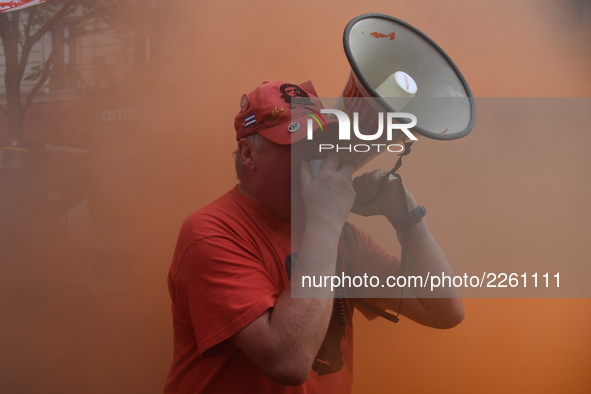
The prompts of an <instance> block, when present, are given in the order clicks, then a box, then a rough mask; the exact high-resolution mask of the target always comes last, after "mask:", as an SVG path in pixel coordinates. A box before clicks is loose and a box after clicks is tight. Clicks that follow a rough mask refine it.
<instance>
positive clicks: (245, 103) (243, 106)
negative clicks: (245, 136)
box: [240, 93, 248, 112]
mask: <svg viewBox="0 0 591 394" xmlns="http://www.w3.org/2000/svg"><path fill="white" fill-rule="evenodd" d="M247 109H248V95H247V94H246V93H245V94H243V95H242V98H241V99H240V111H242V112H244V111H246V110H247Z"/></svg>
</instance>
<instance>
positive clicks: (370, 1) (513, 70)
mask: <svg viewBox="0 0 591 394" xmlns="http://www.w3.org/2000/svg"><path fill="white" fill-rule="evenodd" d="M63 6H68V7H69V8H66V9H62V7H63ZM367 12H379V13H384V14H387V15H391V16H394V17H397V18H399V19H402V20H404V21H406V22H408V23H410V24H411V25H413V26H415V27H416V28H418V29H420V30H421V31H423V32H424V33H425V34H427V35H428V36H429V37H430V38H432V39H433V40H434V41H435V42H437V43H438V44H439V45H440V46H441V47H442V48H443V49H444V50H445V51H446V52H447V53H448V55H449V56H450V57H451V58H452V59H453V60H454V62H455V63H456V65H457V66H458V67H459V68H460V70H461V71H462V73H463V75H464V76H465V78H466V80H467V81H468V83H469V84H470V87H471V88H472V91H473V94H474V96H476V97H478V98H479V99H478V100H481V99H480V98H482V100H483V101H482V102H484V103H491V102H493V103H500V104H499V105H498V106H494V105H493V106H490V105H483V106H482V107H483V108H482V110H481V108H479V112H478V116H477V122H476V127H475V128H474V130H473V131H472V133H471V134H470V135H468V136H467V137H465V138H462V139H460V140H457V141H449V142H443V141H431V140H421V141H419V142H418V143H417V144H416V145H415V146H414V147H413V153H412V155H410V156H408V157H407V158H406V159H405V164H404V167H403V168H402V170H401V174H403V176H404V179H405V182H406V184H407V185H408V186H409V188H410V189H411V190H413V193H414V195H415V196H416V197H417V199H418V200H419V201H420V202H421V204H423V205H426V206H427V207H428V208H429V213H428V217H427V219H428V222H429V225H430V227H431V229H432V231H433V233H434V234H435V236H436V237H437V239H438V240H439V242H440V244H441V245H442V247H443V249H444V250H445V252H446V254H447V255H448V257H449V258H450V260H451V261H452V264H453V265H454V266H455V267H461V269H467V268H466V267H470V266H471V265H472V264H479V265H481V266H483V267H486V269H487V270H488V271H490V272H494V271H495V269H496V268H498V267H502V268H503V270H508V269H512V268H513V269H515V270H518V272H519V273H521V272H522V271H523V268H522V265H521V264H524V263H527V264H529V265H528V266H529V267H536V264H537V263H538V262H539V264H540V266H543V267H551V269H552V270H553V271H559V270H560V267H561V266H562V265H563V264H565V262H567V263H568V264H569V265H570V266H571V267H580V268H581V269H580V271H579V273H578V276H579V278H581V277H584V278H588V276H589V275H591V273H590V272H589V268H587V266H588V265H589V262H590V261H591V248H590V246H589V243H588V241H587V238H588V236H589V235H590V224H589V223H590V220H591V209H590V207H589V198H588V196H589V192H590V191H591V182H590V179H591V177H590V175H591V174H590V169H591V162H590V161H591V147H590V146H591V145H590V144H591V135H590V133H589V131H590V130H591V127H589V121H588V120H587V119H585V117H584V116H582V115H584V114H587V113H588V112H589V110H590V109H591V106H590V105H589V99H588V98H589V96H590V93H591V72H590V70H591V45H590V43H591V1H588V0H563V1H559V0H513V1H509V0H500V1H495V2H489V1H469V0H449V1H446V2H441V1H436V0H416V1H413V2H408V1H397V0H389V1H385V0H365V1H363V2H360V1H350V0H339V1H336V0H327V1H324V2H318V1H310V0H301V1H298V2H290V3H280V2H272V1H267V0H251V1H236V0H233V1H228V0H218V1H215V2H213V1H211V2H202V1H188V0H177V1H174V2H164V1H160V2H158V1H132V0H128V1H115V0H103V1H99V0H97V1H80V2H65V1H60V0H49V1H48V2H47V3H45V4H42V5H39V6H34V7H30V8H27V9H25V10H21V11H14V12H10V13H3V14H0V38H1V39H2V44H3V45H2V48H0V73H2V76H3V78H2V80H0V104H1V108H0V146H1V147H2V149H0V155H1V156H0V163H1V166H0V392H1V393H146V394H148V393H159V392H162V389H163V386H164V382H165V379H166V375H167V372H168V368H169V365H170V362H171V360H172V324H171V323H172V320H171V313H170V299H169V296H168V290H167V286H166V277H167V271H168V266H169V264H170V261H171V257H172V252H173V249H174V246H175V242H176V236H177V234H178V229H179V227H180V224H181V223H182V221H183V219H184V218H185V217H186V216H187V215H188V214H190V213H191V212H193V211H194V210H196V209H198V208H200V207H202V206H203V205H205V204H206V203H208V202H210V201H212V200H213V199H215V198H216V197H218V196H219V195H220V194H222V193H224V192H226V191H227V190H228V189H229V188H231V187H232V186H233V185H235V184H236V178H235V174H234V167H233V160H232V152H233V150H234V149H235V138H234V136H235V134H234V129H233V120H234V116H235V114H236V113H237V112H238V110H239V108H240V107H239V100H240V97H241V96H242V94H243V93H247V92H250V91H251V90H252V89H253V88H254V87H256V86H257V85H258V84H260V83H261V82H263V81H266V80H286V81H290V82H295V83H300V82H304V81H306V80H312V81H313V82H314V85H315V87H316V90H317V91H318V93H319V94H320V95H321V96H323V97H336V96H339V95H340V93H341V92H342V90H343V88H344V84H345V82H346V81H347V78H348V75H349V73H350V67H349V64H348V62H347V60H346V58H345V55H344V52H343V44H342V35H343V30H344V28H345V26H346V24H347V23H348V22H349V21H350V20H351V19H353V18H354V17H356V16H358V15H360V14H363V13H367ZM27 26H29V27H27ZM19 43H20V44H19ZM19 45H21V47H20V49H19ZM541 98H549V99H541ZM511 100H518V101H511ZM532 100H534V101H532ZM535 100H540V101H537V102H536V101H535ZM548 100H550V101H548ZM565 100H567V101H565ZM568 100H571V101H570V103H572V105H571V104H569V101H568ZM532 102H533V103H534V104H531V103H532ZM513 103H516V104H515V105H513ZM523 103H527V105H524V104H523ZM535 103H540V105H537V104H535ZM499 108H500V109H501V110H499ZM553 109H554V110H556V112H557V113H555V114H554V113H552V111H553ZM572 119H575V121H573V120H572ZM566 120H570V122H566V123H564V122H565V121H566ZM550 121H555V122H556V123H552V124H549V123H550ZM378 165H382V163H381V162H376V163H374V162H372V163H370V164H369V166H370V167H371V166H374V167H375V166H378ZM383 165H384V166H388V167H389V166H391V165H392V163H388V162H387V163H385V164H383ZM369 169H371V168H369ZM360 223H361V224H360V225H363V221H360ZM381 236H382V235H381V234H376V238H378V239H381V238H380V237H381ZM498 269H500V268H498ZM544 270H546V268H544ZM456 272H459V271H458V270H457V269H456ZM544 272H545V271H544ZM572 275H573V276H577V275H576V273H575V274H572ZM561 279H562V278H561ZM564 280H565V281H566V282H565V283H569V282H568V280H569V278H566V279H564ZM570 280H574V278H570ZM585 283H586V282H585ZM565 286H566V285H565ZM465 305H466V319H465V321H464V322H463V323H462V324H461V325H460V326H458V327H457V328H455V329H453V330H447V331H438V330H433V329H427V328H424V327H421V326H419V325H417V324H415V323H413V322H411V321H408V320H403V321H401V322H400V323H398V324H397V325H393V324H391V323H389V322H387V321H380V320H374V321H371V322H368V321H366V320H364V319H363V317H361V316H358V317H357V319H356V321H355V324H356V327H355V330H356V332H355V349H356V350H355V351H356V355H355V365H356V371H355V376H354V382H355V383H354V392H355V393H387V392H393V391H402V392H419V393H430V392H440V393H452V392H453V393H458V392H460V393H467V392H480V393H497V392H508V393H517V392H525V391H527V392H536V393H546V392H547V393H550V392H565V393H587V392H590V391H591V375H589V370H590V368H591V340H590V339H589V332H591V313H590V312H589V310H590V307H591V302H590V301H589V299H586V298H538V299H523V298H519V299H518V298H507V297H498V298H497V297H489V298H470V299H466V300H465Z"/></svg>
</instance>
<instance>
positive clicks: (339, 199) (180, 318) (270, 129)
mask: <svg viewBox="0 0 591 394" xmlns="http://www.w3.org/2000/svg"><path fill="white" fill-rule="evenodd" d="M290 91H293V92H297V94H286V92H290ZM294 96H295V97H298V98H304V100H305V101H304V104H303V106H297V105H292V102H291V97H294ZM320 108H321V107H320V104H319V101H318V100H317V94H316V92H315V90H314V88H313V86H312V84H311V83H310V82H306V83H303V84H300V85H294V84H288V83H286V82H267V83H264V84H262V85H261V86H259V87H257V88H256V89H255V90H254V91H252V92H251V93H250V94H248V95H244V96H243V97H242V100H241V102H240V112H239V113H238V115H237V116H236V119H235V129H236V139H237V141H238V149H237V151H236V153H235V155H236V156H235V159H236V169H237V174H238V178H239V180H240V182H239V184H238V185H237V186H236V187H235V188H233V189H232V190H231V191H229V192H228V193H227V194H225V195H224V196H222V197H220V198H219V199H218V200H216V201H214V202H213V203H211V204H209V205H208V206H206V207H204V208H202V209H200V210H199V211H197V212H195V213H193V214H192V215H190V216H189V217H188V218H187V219H186V220H185V222H184V223H183V226H182V228H181V231H180V234H179V238H178V242H177V246H176V249H175V253H174V257H173V262H172V265H171V268H170V273H169V277H168V285H169V290H170V295H171V299H172V312H173V326H174V358H173V362H172V366H171V369H170V372H169V375H168V379H167V382H166V387H165V392H166V393H232V392H246V393H327V392H334V393H346V392H350V390H351V386H352V348H353V343H352V338H353V330H352V329H353V328H352V324H351V321H352V315H353V310H354V307H353V304H354V303H353V300H350V299H337V300H335V298H334V293H333V289H331V287H330V285H328V286H319V287H314V288H313V289H311V292H310V293H307V296H306V297H296V296H294V297H292V286H291V281H292V280H293V282H294V283H301V280H302V278H303V277H305V276H308V277H315V278H325V277H330V276H331V275H335V272H338V271H337V269H339V267H340V268H342V271H343V272H345V271H346V272H347V274H349V275H354V274H361V273H364V272H369V271H371V270H374V271H373V272H377V271H381V272H388V273H391V274H398V273H399V272H400V261H399V260H398V259H397V258H395V257H392V256H390V255H389V254H388V253H386V252H385V251H384V249H382V248H381V247H380V246H379V245H377V244H376V243H375V242H373V241H372V240H371V238H370V237H369V236H368V235H366V234H365V233H363V232H362V231H360V230H358V229H357V228H355V227H354V226H352V225H350V224H348V223H347V222H346V218H347V216H348V214H349V213H350V212H355V213H358V214H361V215H364V216H371V215H384V216H386V217H387V218H388V220H390V222H391V223H394V224H398V225H397V226H394V227H395V229H396V228H397V229H398V230H400V228H401V227H403V228H405V234H406V238H405V239H406V247H407V253H406V258H407V263H408V264H409V265H413V268H414V269H415V270H417V271H419V272H420V271H424V272H428V271H431V272H451V268H450V267H449V264H448V262H447V260H446V258H445V256H444V254H443V252H442V251H441V249H440V248H439V246H438V245H437V243H436V241H435V240H434V238H433V237H432V235H431V233H430V232H429V229H428V227H427V225H426V222H425V220H424V219H423V218H422V216H423V215H424V210H422V211H421V210H420V207H417V204H416V202H415V200H414V198H413V196H412V195H411V194H410V193H409V192H408V191H406V189H402V186H401V184H400V183H399V182H396V181H388V183H387V184H386V185H385V188H384V190H383V192H381V193H379V195H378V192H377V190H378V185H379V184H380V181H381V179H382V178H383V177H384V174H385V173H386V172H385V171H382V170H377V171H373V172H371V173H368V174H364V175H362V176H361V177H358V178H356V179H355V180H352V174H353V168H352V166H351V165H349V164H343V163H339V157H338V156H337V155H336V154H329V155H323V156H324V157H323V159H324V163H323V165H322V167H321V168H320V170H319V173H318V174H317V175H316V176H313V173H312V170H311V168H310V164H309V160H310V159H312V158H314V157H315V156H317V152H316V151H315V150H313V149H311V148H310V146H309V144H305V141H304V140H303V139H304V138H305V136H306V134H305V133H306V131H304V130H305V127H300V126H301V125H300V122H302V121H303V120H299V121H298V117H301V119H304V116H308V115H309V113H310V111H319V110H320ZM308 118H309V116H308ZM329 122H331V121H330V120H329ZM292 180H298V181H295V182H292ZM403 190H404V192H403ZM403 195H405V196H406V200H407V201H406V204H405V203H404V201H401V200H402V199H403V198H402V196H403ZM404 206H407V208H408V210H409V211H411V212H413V214H414V217H415V220H414V221H411V222H401V220H402V218H403V217H404V215H403V210H404V208H403V207H404ZM417 212H418V213H417ZM421 213H422V214H421ZM352 262H355V264H354V265H352ZM308 290H310V289H308ZM409 291H410V292H411V293H412V292H413V289H411V290H409ZM414 295H416V297H415V298H407V297H408V295H407V296H406V297H405V299H404V309H403V310H401V311H400V309H399V308H400V305H401V300H400V299H397V298H381V299H370V300H365V302H366V304H365V307H366V308H367V307H372V308H375V307H377V308H379V310H386V309H389V310H391V311H394V312H400V313H402V314H403V315H405V316H406V317H408V318H410V319H412V320H415V321H416V322H418V323H421V324H424V325H428V326H432V327H439V328H447V327H453V326H455V325H456V324H458V323H459V322H460V321H461V320H462V319H463V315H464V310H463V306H462V302H461V300H460V299H459V298H419V297H420V294H418V293H416V294H414ZM367 303H369V304H370V305H369V306H368V305H367ZM372 308H370V309H372ZM364 313H367V311H364Z"/></svg>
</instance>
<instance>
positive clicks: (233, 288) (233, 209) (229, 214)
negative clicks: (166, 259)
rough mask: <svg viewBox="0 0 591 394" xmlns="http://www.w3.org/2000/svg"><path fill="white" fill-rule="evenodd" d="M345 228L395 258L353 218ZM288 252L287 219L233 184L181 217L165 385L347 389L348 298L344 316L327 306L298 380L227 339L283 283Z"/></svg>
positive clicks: (379, 255) (207, 389)
mask: <svg viewBox="0 0 591 394" xmlns="http://www.w3.org/2000/svg"><path fill="white" fill-rule="evenodd" d="M346 228H347V229H348V230H347V231H351V235H352V237H353V239H355V242H354V244H356V247H357V248H358V250H356V251H355V253H361V251H363V252H364V253H370V254H374V257H375V258H372V259H371V260H374V261H375V260H376V259H377V260H382V261H387V262H392V261H393V258H392V257H391V256H389V255H387V254H386V253H385V252H383V250H382V249H381V248H379V247H377V245H375V244H374V243H373V242H372V241H371V240H370V239H369V237H367V236H365V235H364V234H363V233H361V232H359V231H358V230H356V229H355V228H354V227H353V226H347V227H346ZM339 248H341V246H340V245H339ZM291 254H292V248H291V223H290V222H289V221H284V220H281V219H279V218H277V217H275V216H273V215H271V214H270V213H268V212H267V211H265V210H264V209H262V208H261V207H260V206H258V205H257V204H256V203H254V202H253V201H252V200H250V199H249V198H247V197H245V196H243V195H242V194H240V192H238V190H237V189H236V188H234V189H232V190H231V191H230V192H228V193H227V194H225V195H224V196H222V197H221V198H219V199H218V200H216V201H214V202H213V203H211V204H210V205H208V206H206V207H205V208H203V209H201V210H199V211H197V212H195V213H193V214H192V215H190V216H189V217H188V218H187V219H186V220H185V222H184V223H183V225H182V228H181V231H180V234H179V238H178V242H177V246H176V249H175V253H174V257H173V262H172V265H171V267H170V273H169V277H168V286H169V291H170V296H171V299H172V314H173V328H174V358H173V362H172V366H171V369H170V372H169V375H168V379H167V382H166V387H165V393H183V394H184V393H216V394H218V393H244V392H247V393H274V394H275V393H328V392H333V393H347V392H350V390H351V385H352V350H353V329H352V324H351V323H350V322H351V321H352V313H353V307H352V306H351V304H350V303H349V302H347V300H344V301H343V303H342V306H340V308H341V309H342V310H344V313H345V315H346V317H347V321H348V322H349V323H348V324H346V325H344V326H343V325H342V324H341V323H340V322H339V318H338V316H339V315H340V310H339V313H333V319H332V321H331V324H330V326H329V330H328V333H327V335H326V338H325V341H324V343H323V345H322V347H321V349H320V352H319V354H318V356H317V361H316V362H315V363H314V366H313V368H312V371H311V373H310V376H309V378H308V380H307V381H306V382H305V383H304V384H303V385H300V386H297V387H287V386H282V385H279V384H277V383H275V382H273V381H272V380H270V379H269V378H268V377H267V376H266V375H265V374H263V373H262V372H261V371H260V370H259V369H258V368H257V367H256V366H255V365H254V364H253V363H252V362H251V361H250V360H249V359H248V358H247V357H246V356H245V355H244V354H243V353H242V352H241V351H240V350H238V349H237V348H236V347H235V346H234V345H233V344H232V343H231V342H229V341H226V340H227V339H228V338H230V337H231V336H232V335H234V334H236V333H237V332H238V331H240V330H241V329H242V328H244V327H245V326H247V325H248V324H249V323H251V322H252V321H253V320H255V319H256V318H257V317H259V316H260V315H261V314H262V313H263V312H265V311H266V310H267V309H269V308H272V307H273V306H274V305H275V302H276V300H277V298H278V296H279V294H280V293H281V291H283V289H284V288H285V286H286V285H287V284H288V283H289V278H288V275H287V271H286V260H288V258H289V256H290V255H291ZM344 255H347V253H339V256H344ZM348 255H349V256H350V253H349V254H348ZM335 308H339V306H338V304H337V306H335Z"/></svg>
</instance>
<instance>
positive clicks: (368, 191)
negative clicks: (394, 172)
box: [353, 170, 387, 202]
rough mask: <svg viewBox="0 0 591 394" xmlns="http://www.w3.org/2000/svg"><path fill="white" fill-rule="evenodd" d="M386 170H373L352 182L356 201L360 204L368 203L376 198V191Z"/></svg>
mask: <svg viewBox="0 0 591 394" xmlns="http://www.w3.org/2000/svg"><path fill="white" fill-rule="evenodd" d="M386 173H387V171H386V170H374V171H372V172H366V173H365V174H363V175H361V176H359V177H357V178H355V179H354V180H353V187H354V188H355V192H356V193H357V199H358V200H359V201H361V202H370V201H373V200H374V199H375V198H376V197H377V193H378V189H379V186H380V183H381V182H382V179H383V177H384V176H385V175H386Z"/></svg>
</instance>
